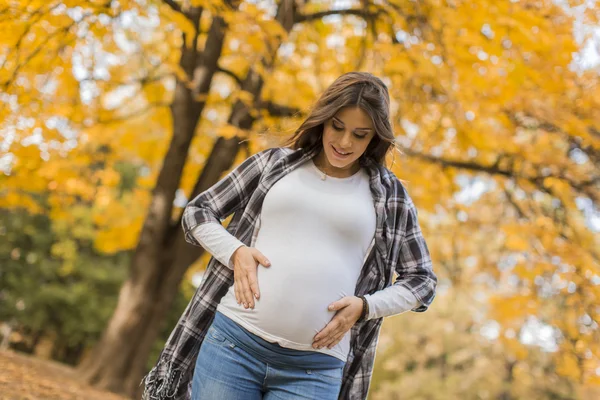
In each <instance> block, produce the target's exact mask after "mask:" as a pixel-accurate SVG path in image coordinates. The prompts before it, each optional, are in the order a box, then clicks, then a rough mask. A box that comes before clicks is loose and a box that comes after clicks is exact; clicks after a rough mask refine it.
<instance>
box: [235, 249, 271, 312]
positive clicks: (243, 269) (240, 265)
mask: <svg viewBox="0 0 600 400" xmlns="http://www.w3.org/2000/svg"><path fill="white" fill-rule="evenodd" d="M231 258H232V260H233V285H234V290H235V300H236V301H237V303H238V304H240V303H242V304H243V305H244V308H248V307H249V308H254V298H255V297H256V298H257V299H258V298H259V297H260V291H259V290H258V280H257V279H256V269H257V268H258V265H259V264H261V265H264V266H265V267H269V266H271V263H270V262H269V260H267V257H265V256H264V255H263V254H262V253H261V252H260V251H258V250H257V249H256V248H254V247H247V246H241V247H239V248H238V249H237V250H236V251H235V252H234V253H233V255H232V256H231Z"/></svg>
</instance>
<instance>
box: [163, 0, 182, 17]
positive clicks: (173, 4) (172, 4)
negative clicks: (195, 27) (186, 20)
mask: <svg viewBox="0 0 600 400" xmlns="http://www.w3.org/2000/svg"><path fill="white" fill-rule="evenodd" d="M163 3H165V4H166V5H168V6H169V7H171V9H172V10H173V11H176V12H178V13H182V14H184V13H183V11H182V10H181V6H180V5H179V4H178V3H176V2H175V0H163Z"/></svg>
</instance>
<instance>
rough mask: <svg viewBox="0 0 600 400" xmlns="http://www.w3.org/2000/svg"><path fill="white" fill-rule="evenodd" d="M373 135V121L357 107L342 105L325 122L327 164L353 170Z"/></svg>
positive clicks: (324, 146)
mask: <svg viewBox="0 0 600 400" xmlns="http://www.w3.org/2000/svg"><path fill="white" fill-rule="evenodd" d="M374 136H375V129H374V127H373V121H372V120H371V117H370V116H369V114H367V113H366V112H365V111H363V110H362V109H361V108H359V107H344V108H342V109H340V110H339V111H338V112H337V114H335V115H334V116H333V118H331V119H330V120H329V121H327V122H326V123H325V126H324V128H323V149H324V153H325V156H326V157H325V158H326V161H328V164H329V166H330V167H331V168H332V169H333V170H335V169H342V170H353V169H355V168H356V167H355V165H356V164H357V162H358V159H359V158H360V156H361V155H362V154H363V153H364V152H365V150H366V149H367V146H368V145H369V143H370V142H371V139H373V137H374Z"/></svg>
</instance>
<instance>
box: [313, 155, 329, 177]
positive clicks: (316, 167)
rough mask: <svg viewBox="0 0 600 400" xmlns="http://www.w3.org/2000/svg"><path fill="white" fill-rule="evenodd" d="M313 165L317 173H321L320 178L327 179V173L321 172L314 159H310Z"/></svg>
mask: <svg viewBox="0 0 600 400" xmlns="http://www.w3.org/2000/svg"><path fill="white" fill-rule="evenodd" d="M312 163H313V165H314V166H315V169H316V170H317V172H318V173H319V175H321V180H322V181H324V180H325V179H327V174H326V173H325V172H323V171H322V170H321V168H319V167H318V166H317V163H316V162H315V160H314V159H313V160H312Z"/></svg>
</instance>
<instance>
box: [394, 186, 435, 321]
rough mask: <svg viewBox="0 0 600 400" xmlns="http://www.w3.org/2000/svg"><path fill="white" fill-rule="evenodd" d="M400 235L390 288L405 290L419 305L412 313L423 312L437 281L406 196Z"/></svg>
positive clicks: (415, 212) (433, 292)
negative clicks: (399, 287)
mask: <svg viewBox="0 0 600 400" xmlns="http://www.w3.org/2000/svg"><path fill="white" fill-rule="evenodd" d="M400 214H402V215H403V216H404V217H403V218H402V220H403V221H404V223H403V226H404V235H403V238H402V241H401V244H400V247H399V252H398V253H399V254H398V259H397V262H396V266H395V271H396V273H397V274H398V277H397V279H396V281H395V282H394V285H401V286H403V287H405V288H406V289H408V290H409V291H410V292H411V293H412V294H413V295H414V296H415V297H416V298H417V300H418V301H419V303H420V304H419V306H418V307H416V308H414V309H412V310H411V311H414V312H423V311H426V310H427V308H429V305H430V304H431V302H432V301H433V299H434V297H435V290H436V286H437V277H436V275H435V273H434V272H433V266H432V263H431V255H430V253H429V249H428V247H427V243H426V242H425V238H424V237H423V233H422V232H421V227H420V226H419V222H418V219H417V209H416V207H415V205H414V204H413V202H412V200H411V199H410V197H408V195H406V200H405V202H404V207H403V212H402V213H400Z"/></svg>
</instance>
